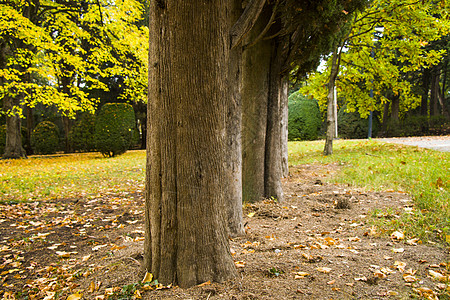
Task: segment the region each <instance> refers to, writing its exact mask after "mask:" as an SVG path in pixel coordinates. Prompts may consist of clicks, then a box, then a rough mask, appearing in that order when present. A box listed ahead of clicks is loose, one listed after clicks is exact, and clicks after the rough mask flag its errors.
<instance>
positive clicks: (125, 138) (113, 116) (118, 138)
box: [94, 103, 136, 157]
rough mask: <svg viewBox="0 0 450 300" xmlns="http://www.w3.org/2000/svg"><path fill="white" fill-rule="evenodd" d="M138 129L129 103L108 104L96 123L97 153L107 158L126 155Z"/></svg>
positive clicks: (103, 108)
mask: <svg viewBox="0 0 450 300" xmlns="http://www.w3.org/2000/svg"><path fill="white" fill-rule="evenodd" d="M135 127H136V121H135V116H134V110H133V107H132V106H131V105H130V104H127V103H106V104H105V105H103V106H102V108H101V109H100V113H99V115H98V116H97V120H96V123H95V134H94V138H95V141H96V148H97V151H99V152H100V153H102V154H103V156H106V157H113V156H116V155H120V154H123V153H125V152H126V151H127V150H128V149H130V147H131V145H132V143H133V131H134V130H135Z"/></svg>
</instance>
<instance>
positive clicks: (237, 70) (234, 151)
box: [226, 0, 245, 237]
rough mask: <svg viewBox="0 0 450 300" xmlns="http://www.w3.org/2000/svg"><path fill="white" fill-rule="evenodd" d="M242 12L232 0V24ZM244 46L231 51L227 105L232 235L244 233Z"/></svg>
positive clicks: (229, 219)
mask: <svg viewBox="0 0 450 300" xmlns="http://www.w3.org/2000/svg"><path fill="white" fill-rule="evenodd" d="M241 13H242V1H241V0H233V7H232V10H231V18H230V19H231V24H230V25H231V26H232V25H233V24H234V23H235V22H236V21H237V20H238V19H239V17H240V16H241ZM241 63H242V47H240V46H238V47H235V48H233V49H232V50H231V51H230V63H229V82H230V84H229V88H230V101H228V103H227V104H228V106H227V147H228V151H227V152H228V154H229V158H230V159H229V161H228V164H227V168H228V170H227V171H228V175H229V176H230V184H229V185H228V188H229V190H228V192H227V193H226V197H227V200H226V202H227V203H228V204H227V209H228V229H229V235H230V236H231V237H236V236H240V235H243V234H245V230H244V223H243V218H242V138H241V126H242V99H241V92H242V84H241V73H242V72H241Z"/></svg>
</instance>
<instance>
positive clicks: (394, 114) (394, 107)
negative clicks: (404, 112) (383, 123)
mask: <svg viewBox="0 0 450 300" xmlns="http://www.w3.org/2000/svg"><path fill="white" fill-rule="evenodd" d="M391 120H392V121H394V122H399V120H400V96H399V95H394V96H393V97H392V99H391Z"/></svg>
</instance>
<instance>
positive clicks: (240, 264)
mask: <svg viewBox="0 0 450 300" xmlns="http://www.w3.org/2000/svg"><path fill="white" fill-rule="evenodd" d="M234 264H235V265H236V267H237V268H243V267H245V262H243V261H235V262H234Z"/></svg>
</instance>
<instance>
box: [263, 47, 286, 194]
mask: <svg viewBox="0 0 450 300" xmlns="http://www.w3.org/2000/svg"><path fill="white" fill-rule="evenodd" d="M282 45H283V43H278V42H276V43H274V46H273V50H272V58H271V64H270V76H269V80H270V83H269V100H268V105H267V128H266V149H265V161H264V164H265V168H264V197H265V198H275V199H277V200H278V201H280V202H281V201H283V200H284V193H283V189H282V186H281V178H282V176H283V175H282V167H281V165H282V164H281V158H282V155H281V126H282V124H281V120H282V109H281V108H282V98H283V96H285V95H286V93H287V92H286V90H285V89H286V88H287V84H286V82H285V81H286V80H285V78H284V77H283V76H282V74H281V67H282V66H283V47H282Z"/></svg>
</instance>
